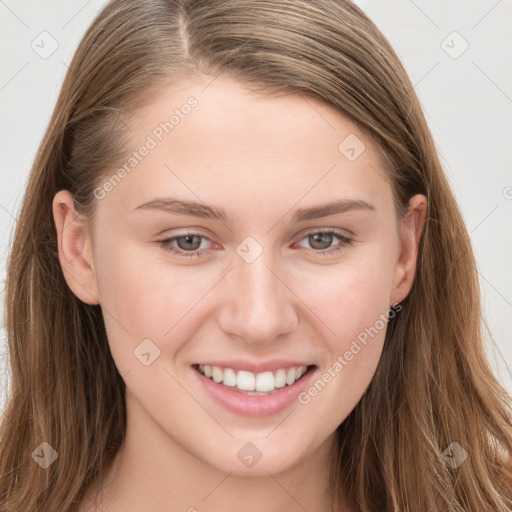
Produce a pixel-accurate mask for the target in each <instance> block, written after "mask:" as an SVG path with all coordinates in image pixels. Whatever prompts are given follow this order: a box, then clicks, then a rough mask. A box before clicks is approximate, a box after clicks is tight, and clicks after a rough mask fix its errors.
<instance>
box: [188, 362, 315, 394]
mask: <svg viewBox="0 0 512 512" xmlns="http://www.w3.org/2000/svg"><path fill="white" fill-rule="evenodd" d="M307 369H308V367H306V366H298V367H291V368H280V369H278V370H277V371H275V372H271V371H267V372H262V373H253V372H249V371H245V370H238V371H237V370H234V369H233V368H220V367H218V366H209V365H202V364H200V365H197V370H198V371H199V372H200V373H201V374H203V375H204V376H205V377H207V378H209V379H211V380H213V382H215V383H217V384H223V385H224V386H227V387H230V388H232V389H234V390H236V391H239V392H241V393H244V394H247V395H250V396H265V395H268V394H271V393H275V392H277V391H279V389H280V388H285V387H287V386H291V385H292V384H294V383H295V382H297V381H298V380H299V379H300V378H301V377H302V376H303V375H304V374H305V373H306V371H307Z"/></svg>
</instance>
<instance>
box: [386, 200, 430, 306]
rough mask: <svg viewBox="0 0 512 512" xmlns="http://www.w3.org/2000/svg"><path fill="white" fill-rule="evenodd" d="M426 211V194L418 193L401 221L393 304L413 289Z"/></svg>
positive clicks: (392, 294) (392, 293)
mask: <svg viewBox="0 0 512 512" xmlns="http://www.w3.org/2000/svg"><path fill="white" fill-rule="evenodd" d="M426 211H427V198H426V197H425V196H424V195H421V194H417V195H415V196H413V197H412V198H411V199H410V201H409V205H408V209H407V213H406V214H405V215H404V218H403V219H402V222H401V241H400V256H399V258H398V261H397V262H396V265H395V272H394V275H393V288H392V291H391V305H395V304H398V303H399V302H402V301H403V300H404V299H405V297H407V295H408V294H409V292H410V291H411V288H412V283H413V282H414V274H415V272H416V261H417V258H418V249H419V245H420V239H421V234H422V232H423V225H424V223H425V216H426Z"/></svg>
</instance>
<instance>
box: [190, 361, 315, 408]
mask: <svg viewBox="0 0 512 512" xmlns="http://www.w3.org/2000/svg"><path fill="white" fill-rule="evenodd" d="M315 369H316V367H312V368H308V371H307V372H306V373H305V374H304V375H303V376H302V378H301V379H299V380H298V381H297V382H295V383H294V384H292V385H291V386H285V387H284V388H280V389H279V391H277V393H272V394H271V395H266V396H251V395H245V394H244V393H239V392H238V391H234V390H233V389H231V388H229V387H227V386H224V384H217V383H216V382H214V381H213V380H211V379H209V378H207V377H205V376H204V375H203V374H202V373H200V372H199V371H198V370H196V369H195V368H192V370H193V372H194V373H195V375H196V376H197V378H198V379H199V381H200V382H201V384H202V385H203V386H204V388H205V389H206V391H207V393H209V394H210V395H211V397H212V398H213V400H215V401H216V402H217V403H218V404H220V405H222V406H223V407H224V408H225V409H227V410H228V411H230V412H233V413H235V414H239V415H242V416H252V417H255V418H262V417H265V416H271V415H272V414H277V413H279V412H281V411H283V410H284V409H286V408H287V407H289V406H290V405H291V404H292V403H293V402H294V401H295V400H296V399H297V397H298V395H299V394H300V393H301V392H302V391H303V390H304V389H305V388H306V387H307V385H308V382H309V381H310V379H311V376H312V375H313V373H314V372H315Z"/></svg>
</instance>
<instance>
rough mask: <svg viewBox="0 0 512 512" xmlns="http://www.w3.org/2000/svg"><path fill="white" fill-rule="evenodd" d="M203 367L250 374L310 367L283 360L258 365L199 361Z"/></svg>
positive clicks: (301, 362)
mask: <svg viewBox="0 0 512 512" xmlns="http://www.w3.org/2000/svg"><path fill="white" fill-rule="evenodd" d="M198 364H202V365H203V366H217V367H218V368H232V369H233V370H245V371H247V372H252V373H263V372H271V371H275V370H279V369H280V368H292V367H299V366H306V367H308V366H312V364H311V363H307V362H304V361H290V360H285V359H274V360H272V361H261V362H259V363H257V362H254V361H248V360H247V359H231V360H229V361H227V360H225V361H201V363H198Z"/></svg>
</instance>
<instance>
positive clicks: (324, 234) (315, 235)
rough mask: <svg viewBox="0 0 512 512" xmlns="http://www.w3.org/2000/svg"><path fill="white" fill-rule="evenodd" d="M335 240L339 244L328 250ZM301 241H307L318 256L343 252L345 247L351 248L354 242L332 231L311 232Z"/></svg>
mask: <svg viewBox="0 0 512 512" xmlns="http://www.w3.org/2000/svg"><path fill="white" fill-rule="evenodd" d="M336 238H337V239H338V240H339V243H338V244H337V245H335V246H334V247H333V248H330V247H331V244H332V242H333V240H335V239H336ZM302 240H307V241H308V243H310V244H311V247H312V249H313V250H314V251H315V252H316V253H317V254H320V255H325V254H327V255H330V254H333V253H336V252H338V251H341V250H343V249H344V248H345V247H346V246H351V245H352V244H353V242H354V240H353V239H352V238H349V237H348V236H346V235H344V234H343V233H340V232H339V231H335V230H332V229H329V230H326V231H312V232H310V233H308V234H307V235H306V236H305V237H303V238H302V239H301V240H300V241H302Z"/></svg>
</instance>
